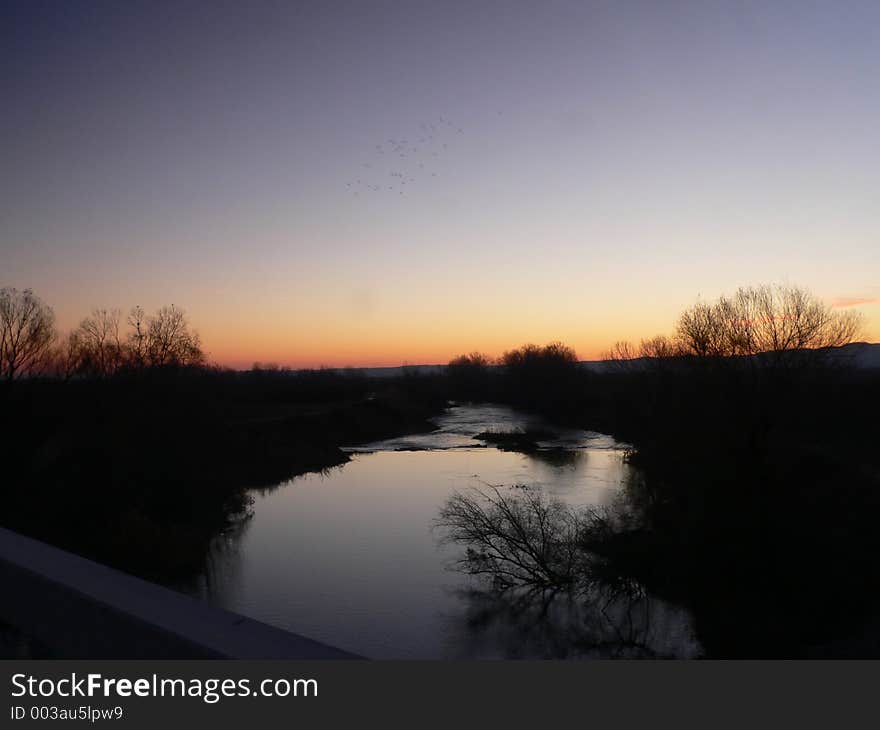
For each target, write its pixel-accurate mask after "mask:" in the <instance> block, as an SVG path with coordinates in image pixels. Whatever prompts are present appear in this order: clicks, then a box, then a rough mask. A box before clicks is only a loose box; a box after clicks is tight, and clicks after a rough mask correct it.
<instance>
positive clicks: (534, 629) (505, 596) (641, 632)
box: [435, 487, 697, 657]
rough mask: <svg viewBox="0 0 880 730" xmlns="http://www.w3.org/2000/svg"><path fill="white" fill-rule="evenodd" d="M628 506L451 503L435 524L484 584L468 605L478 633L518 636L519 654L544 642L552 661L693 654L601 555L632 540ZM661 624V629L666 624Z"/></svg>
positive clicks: (462, 565) (477, 498)
mask: <svg viewBox="0 0 880 730" xmlns="http://www.w3.org/2000/svg"><path fill="white" fill-rule="evenodd" d="M637 519H638V518H637V517H636V515H635V513H634V511H633V510H632V508H631V505H630V504H629V503H627V502H623V501H621V502H620V503H618V504H616V505H613V506H610V507H608V508H605V509H583V510H575V509H573V508H571V507H568V506H566V505H564V504H562V503H561V502H558V501H553V500H548V499H547V498H546V497H544V496H543V494H542V493H541V492H540V491H538V490H530V489H527V488H525V487H514V488H511V489H508V490H504V491H502V490H501V489H498V488H488V489H487V490H472V491H470V492H469V493H458V494H455V495H453V496H452V497H450V498H449V499H448V500H447V502H446V504H445V505H444V507H443V508H442V509H441V511H440V513H439V515H438V517H437V519H436V520H435V528H436V529H438V530H439V531H440V532H441V537H442V540H443V541H445V542H447V543H454V544H458V545H460V546H461V547H462V548H463V550H464V552H463V554H462V555H461V557H460V558H459V559H458V560H457V561H456V563H455V564H454V567H455V568H456V569H457V570H460V571H462V572H464V573H467V574H469V575H473V576H478V577H480V578H483V579H484V584H485V587H484V588H475V589H471V590H469V591H467V592H466V593H465V597H466V598H467V599H468V602H469V604H471V605H472V606H473V608H474V610H476V611H478V612H479V613H478V614H477V615H473V616H472V617H471V620H470V624H471V628H472V630H479V629H480V628H481V627H482V626H484V625H488V624H495V625H500V626H502V627H506V628H507V630H508V631H511V630H512V635H511V640H512V641H516V642H518V644H519V645H518V646H515V647H511V652H512V653H513V654H514V655H520V654H521V653H522V652H523V645H524V644H527V643H529V642H535V643H537V644H538V646H539V647H540V649H541V651H542V652H543V653H544V655H546V656H550V657H563V656H571V655H579V654H583V653H586V654H596V653H597V652H598V653H599V655H600V656H629V657H654V656H682V655H684V656H693V655H695V654H696V653H697V647H696V644H695V642H693V641H691V640H688V639H687V637H684V640H682V637H679V636H677V634H679V633H680V630H681V628H682V627H681V626H678V627H676V628H677V629H678V631H676V636H670V635H669V634H668V633H665V632H664V629H665V628H668V627H665V626H664V625H663V623H662V618H663V615H664V611H663V606H662V605H660V603H659V602H658V601H656V600H654V599H652V598H651V596H650V595H649V594H648V593H647V592H646V591H645V589H644V587H643V586H642V585H641V584H640V583H639V582H638V581H637V580H635V579H633V578H632V577H631V576H629V575H626V574H623V573H620V572H617V571H616V570H615V569H614V563H613V562H612V561H609V560H608V559H606V558H605V557H604V556H603V555H601V554H600V553H598V552H596V551H595V550H593V546H594V545H606V544H608V543H609V541H610V540H612V539H613V538H614V537H615V536H617V535H621V534H624V535H626V534H632V533H633V531H634V530H635V529H636V525H637V524H638V521H637ZM658 624H659V625H658Z"/></svg>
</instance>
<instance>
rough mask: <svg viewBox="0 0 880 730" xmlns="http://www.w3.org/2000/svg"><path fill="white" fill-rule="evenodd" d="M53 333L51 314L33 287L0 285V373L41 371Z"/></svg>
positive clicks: (9, 376)
mask: <svg viewBox="0 0 880 730" xmlns="http://www.w3.org/2000/svg"><path fill="white" fill-rule="evenodd" d="M55 337H56V333H55V314H54V313H53V312H52V309H51V308H50V307H49V306H48V305H46V304H44V303H43V302H42V301H41V300H40V299H39V297H37V296H36V295H35V294H34V293H33V291H31V290H30V289H24V290H23V291H19V290H18V289H14V288H11V287H4V288H3V289H0V377H2V378H3V379H5V380H13V379H15V378H18V377H22V376H25V375H34V374H37V373H40V372H43V371H44V370H45V368H46V366H47V365H48V361H49V353H50V350H51V346H52V343H53V342H54V340H55Z"/></svg>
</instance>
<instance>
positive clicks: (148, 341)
mask: <svg viewBox="0 0 880 730" xmlns="http://www.w3.org/2000/svg"><path fill="white" fill-rule="evenodd" d="M128 323H129V326H130V327H131V332H130V333H129V335H128V338H127V340H126V354H127V359H128V362H129V363H130V365H131V366H132V367H134V368H139V367H162V366H167V365H175V366H185V365H203V364H204V363H205V359H206V358H205V354H204V352H203V351H202V349H201V341H200V339H199V335H198V333H197V332H196V331H195V330H193V329H191V327H190V324H189V322H188V321H187V318H186V314H185V312H184V311H183V310H182V309H179V308H177V307H176V306H174V305H173V304H172V305H171V306H166V307H162V308H161V309H160V310H159V311H158V312H156V314H155V315H153V316H152V317H148V316H146V315H145V313H144V310H143V309H141V308H140V307H134V308H133V309H132V310H131V313H130V314H129V317H128Z"/></svg>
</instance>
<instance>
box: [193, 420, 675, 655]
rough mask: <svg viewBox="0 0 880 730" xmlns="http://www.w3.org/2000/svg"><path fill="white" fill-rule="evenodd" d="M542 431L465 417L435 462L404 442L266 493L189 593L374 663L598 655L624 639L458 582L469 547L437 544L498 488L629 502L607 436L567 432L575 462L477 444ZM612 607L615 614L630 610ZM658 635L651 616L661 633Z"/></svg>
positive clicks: (447, 423)
mask: <svg viewBox="0 0 880 730" xmlns="http://www.w3.org/2000/svg"><path fill="white" fill-rule="evenodd" d="M530 423H531V422H530V420H529V419H528V418H525V417H523V416H520V415H519V414H516V413H515V412H513V411H510V410H509V409H506V408H498V407H495V406H488V407H483V406H466V407H458V408H454V409H451V411H450V413H449V414H448V416H447V417H445V418H444V419H441V420H440V422H439V423H438V430H437V431H436V432H435V433H434V434H426V435H421V436H418V437H413V439H417V440H418V441H419V442H420V443H422V444H423V445H427V450H422V451H410V450H399V448H398V447H400V446H401V445H402V444H405V443H409V444H410V445H412V443H413V441H412V440H410V441H407V440H406V439H398V440H395V441H394V442H392V443H391V446H392V447H393V448H386V447H388V446H389V445H388V444H385V445H384V446H383V447H382V448H378V447H377V445H372V448H371V449H369V453H360V452H355V453H353V456H352V460H351V461H350V462H349V463H348V464H345V465H344V466H342V467H339V468H335V469H333V470H331V471H329V472H326V473H324V474H309V475H305V476H302V477H297V478H295V479H292V480H290V481H288V482H285V483H283V484H282V485H279V486H280V488H276V489H271V490H262V491H259V492H254V505H253V516H252V518H251V519H250V520H248V521H246V522H245V523H243V524H242V525H241V526H240V527H239V528H238V530H237V531H231V532H228V533H227V534H225V535H223V536H221V538H220V539H218V541H217V545H216V547H215V549H214V550H213V552H212V556H211V561H210V565H209V567H208V569H207V570H206V571H205V574H204V575H203V576H202V577H201V578H200V580H199V582H198V584H197V585H192V586H189V587H188V591H189V592H190V593H192V594H195V595H198V596H200V597H202V598H204V599H206V600H209V601H211V602H213V603H215V604H217V605H220V606H222V607H224V608H228V609H231V610H234V611H237V612H239V613H242V614H244V615H247V616H251V617H253V618H256V619H259V620H261V621H265V622H267V623H270V624H274V625H277V626H279V627H281V628H286V629H288V630H291V631H296V632H298V633H301V634H304V635H306V636H309V637H311V638H314V639H317V640H319V641H324V642H327V643H330V644H333V645H335V646H338V647H340V648H343V649H347V650H349V651H353V652H355V653H358V654H361V655H364V656H368V657H372V658H400V659H439V658H450V659H454V658H480V659H484V658H493V659H494V658H504V657H532V658H541V657H545V656H569V655H571V656H574V655H578V654H584V653H589V652H587V650H586V649H584V648H582V647H585V646H586V645H587V644H588V643H589V641H588V639H587V634H589V636H600V635H601V636H603V637H606V634H607V636H611V635H613V634H614V632H613V630H611V629H602V631H599V629H598V628H595V627H596V626H598V625H599V624H597V618H596V617H595V616H593V617H591V616H589V615H587V614H589V609H588V608H586V607H585V606H584V605H580V606H577V605H574V604H572V606H571V607H570V608H569V607H568V603H567V599H565V597H564V596H563V595H562V594H558V595H555V596H554V597H553V600H552V601H550V603H549V604H548V606H547V608H546V609H545V608H542V607H541V605H540V601H539V603H538V604H537V608H535V607H532V606H531V604H529V603H528V601H525V600H524V598H525V596H524V595H523V596H514V595H513V593H508V594H507V595H500V594H499V595H494V594H492V593H491V592H488V593H487V592H486V586H485V584H484V583H483V582H482V581H481V580H479V579H478V578H477V577H474V576H468V575H462V574H460V573H458V572H455V571H450V570H448V566H449V565H450V563H452V562H454V561H455V560H456V558H457V555H458V554H459V546H455V545H450V544H442V543H441V544H438V539H437V538H438V536H437V533H436V531H435V530H434V529H433V525H434V521H435V519H436V517H437V514H438V510H440V509H441V507H442V506H443V504H444V503H445V502H446V500H447V499H448V498H449V496H450V495H451V494H453V493H455V492H457V491H463V490H469V489H473V488H486V486H487V485H516V484H519V485H529V486H530V488H532V489H534V490H538V491H540V492H541V493H542V494H546V495H548V496H549V497H552V498H555V499H557V500H559V501H561V502H562V503H564V504H566V505H570V506H572V507H582V506H585V505H600V504H608V503H610V502H611V501H613V500H614V499H615V495H618V494H619V493H620V492H621V489H622V487H623V485H624V484H625V483H626V481H627V479H628V478H629V475H630V470H629V467H628V466H627V465H626V464H625V463H624V459H623V450H622V449H621V448H620V445H618V444H614V442H613V440H611V439H609V438H608V437H606V436H601V437H600V436H596V435H594V434H589V433H587V432H577V433H575V432H571V433H566V434H562V436H561V438H562V437H564V438H566V439H569V440H571V441H572V442H573V443H576V444H577V448H575V449H574V450H570V451H569V452H568V453H561V452H560V449H559V448H558V445H555V446H554V445H547V448H548V451H546V452H545V451H544V450H543V449H542V451H540V452H535V453H530V454H520V453H515V452H502V451H499V450H497V449H495V448H492V447H486V446H481V445H480V444H478V443H476V442H475V441H474V439H473V435H475V434H476V433H480V432H481V431H485V430H486V429H487V428H490V427H491V428H495V429H498V430H502V429H506V428H511V427H516V424H519V425H521V426H523V427H525V426H528V425H529V424H530ZM465 444H466V445H465ZM551 446H552V448H550V447H551ZM532 598H534V596H532ZM656 604H657V602H656V601H651V605H652V606H656ZM613 605H614V604H611V605H609V607H608V608H606V612H608V613H610V614H613V613H614V611H616V610H618V609H616V608H614V609H613V610H612V608H613ZM639 610H640V609H638V610H637V609H633V611H634V613H633V614H632V615H633V616H638V615H640V614H639ZM655 610H656V609H654V608H652V611H655ZM584 611H586V613H584ZM652 616H653V613H652ZM603 620H604V619H603ZM683 622H684V623H686V617H685V618H684V619H683ZM637 623H638V622H636V624H637ZM660 624H662V622H659V623H658V620H657V619H656V618H652V620H651V625H652V626H653V627H656V626H658V625H660ZM573 627H579V628H578V632H579V633H578V632H574V630H573ZM590 627H593V628H590ZM526 629H528V630H526ZM655 630H656V629H652V631H655ZM609 631H610V632H611V633H608V632H609ZM591 632H592V633H591ZM603 632H604V633H603ZM581 635H583V636H582V637H581V638H580V639H576V638H575V637H578V636H581ZM624 635H626V634H625V632H624ZM566 637H568V638H566ZM606 638H607V637H606ZM604 641H605V639H602V642H604ZM651 641H654V640H653V639H652V640H650V641H649V640H648V639H645V640H644V641H643V642H642V643H644V644H645V645H646V646H653V644H652V643H651ZM655 643H656V641H655ZM579 647H580V648H579ZM602 647H605V644H604V643H602ZM661 649H663V647H662V646H660V647H659V648H657V649H656V651H657V653H658V654H659V653H662V652H661ZM601 651H608V650H607V649H606V648H602V649H601Z"/></svg>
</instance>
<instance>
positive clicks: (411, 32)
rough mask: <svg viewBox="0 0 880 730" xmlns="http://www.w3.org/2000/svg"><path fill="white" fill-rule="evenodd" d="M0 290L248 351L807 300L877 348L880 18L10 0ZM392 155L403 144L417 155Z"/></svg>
mask: <svg viewBox="0 0 880 730" xmlns="http://www.w3.org/2000/svg"><path fill="white" fill-rule="evenodd" d="M2 13H3V16H2V17H3V19H2V23H0V84H2V114H0V139H2V147H0V286H15V287H18V288H25V287H31V288H33V289H34V290H35V291H36V292H37V293H38V294H39V295H40V296H41V297H42V298H43V299H44V300H45V301H46V302H47V303H48V304H50V305H51V306H52V307H53V308H54V309H55V312H56V314H57V318H58V325H59V328H60V329H61V330H65V329H69V328H70V327H72V326H75V325H76V323H77V322H78V321H79V320H80V319H81V318H82V317H83V316H85V315H86V314H88V312H89V310H90V309H91V308H92V307H95V306H103V307H118V308H121V309H123V310H125V309H128V308H129V307H131V306H132V305H135V304H139V305H141V306H143V307H145V308H146V309H148V310H150V309H155V308H157V307H159V306H160V305H162V304H170V303H174V304H176V305H178V306H181V307H183V308H184V309H186V311H187V312H188V314H189V316H190V319H191V320H192V322H193V323H194V324H195V326H196V328H197V329H198V330H199V332H200V333H201V335H202V340H203V343H204V345H205V349H206V350H207V351H208V353H209V355H210V356H211V358H212V359H214V360H216V361H218V362H220V363H223V364H227V365H231V366H236V367H241V366H249V365H250V364H251V363H252V362H254V361H257V360H260V361H276V362H279V363H282V364H286V365H292V366H315V365H321V364H324V365H331V366H345V365H355V366H369V365H399V364H401V363H404V362H408V363H434V362H445V361H447V360H448V359H449V358H450V357H451V356H453V355H456V354H458V353H460V352H465V351H469V350H474V349H480V350H483V351H485V352H488V353H489V354H492V355H497V354H500V353H501V352H502V351H503V350H505V349H509V348H511V347H515V346H518V345H520V344H522V343H524V342H527V341H535V342H538V343H544V342H547V341H550V340H555V339H559V340H563V341H565V342H567V343H569V344H570V345H572V346H574V347H575V349H576V350H577V352H578V354H579V355H580V356H581V357H582V358H584V359H589V358H593V357H596V356H598V355H599V354H600V353H601V352H602V351H603V350H605V349H607V348H608V347H609V346H610V345H611V344H612V343H613V342H614V341H615V340H618V339H623V338H629V339H639V338H640V337H647V336H650V335H653V334H657V333H661V332H669V331H670V330H671V328H672V325H673V323H674V321H675V318H676V315H677V313H678V312H679V311H680V310H681V309H682V308H683V307H685V306H687V305H689V304H691V303H693V302H694V301H695V300H696V299H697V297H703V298H714V297H716V296H718V295H719V294H722V293H725V292H728V293H729V292H731V291H732V290H734V289H736V287H738V286H741V285H750V284H761V283H774V282H779V283H791V284H799V285H802V286H805V287H807V288H809V289H811V290H812V291H813V292H814V293H815V294H817V295H819V296H820V297H822V298H823V299H825V300H826V301H827V302H828V303H830V304H833V305H835V306H847V307H856V308H857V309H858V310H859V311H862V312H863V313H864V316H865V322H866V328H865V331H864V333H863V339H867V340H870V341H878V340H880V92H878V89H880V87H878V83H880V3H878V2H875V1H866V2H863V3H862V2H845V3H840V2H827V3H821V2H809V1H804V0H801V1H798V2H772V1H768V0H761V1H760V2H725V3H714V2H709V1H708V0H701V1H699V2H692V3H691V2H673V1H670V2H655V1H653V0H646V1H645V2H628V1H626V0H614V1H611V0H609V1H608V2H594V3H590V2H586V1H584V2H570V3H568V2H566V3H563V2H535V1H534V0H532V1H530V2H480V1H478V0H469V1H468V2H455V1H454V0H448V1H444V2H430V3H427V2H400V3H385V2H368V1H366V0H363V1H360V2H350V3H340V2H332V1H331V0H324V1H323V2H292V1H291V2H218V1H212V2H179V3H160V2H136V1H133V0H130V1H126V2H68V3H62V2H38V1H31V0H29V1H28V2H7V3H4V4H3V10H2ZM401 155H403V156H401Z"/></svg>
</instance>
